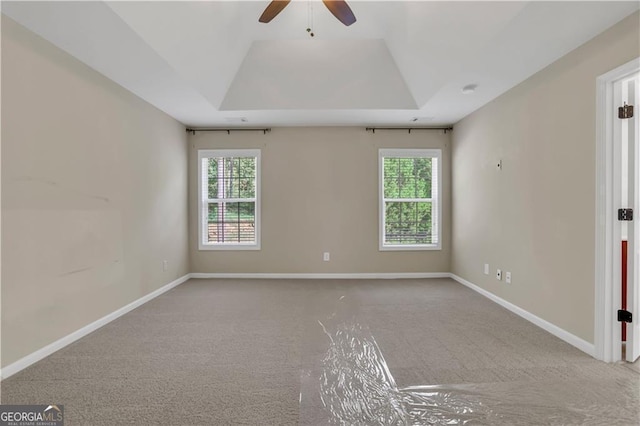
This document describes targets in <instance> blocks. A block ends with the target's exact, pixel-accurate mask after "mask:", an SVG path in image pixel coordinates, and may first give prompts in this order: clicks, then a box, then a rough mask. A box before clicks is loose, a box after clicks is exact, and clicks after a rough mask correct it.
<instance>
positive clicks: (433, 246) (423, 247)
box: [379, 244, 442, 251]
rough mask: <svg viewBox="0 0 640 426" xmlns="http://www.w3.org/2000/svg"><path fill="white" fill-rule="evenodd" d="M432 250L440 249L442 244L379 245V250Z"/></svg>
mask: <svg viewBox="0 0 640 426" xmlns="http://www.w3.org/2000/svg"><path fill="white" fill-rule="evenodd" d="M432 250H442V246H440V245H439V244H429V245H419V246H418V245H416V246H412V245H405V246H384V245H381V246H380V247H379V251H432Z"/></svg>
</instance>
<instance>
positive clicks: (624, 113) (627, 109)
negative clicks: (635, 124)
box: [618, 102, 633, 120]
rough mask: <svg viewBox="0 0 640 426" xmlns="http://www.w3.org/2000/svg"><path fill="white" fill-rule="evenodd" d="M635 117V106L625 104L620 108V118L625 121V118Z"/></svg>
mask: <svg viewBox="0 0 640 426" xmlns="http://www.w3.org/2000/svg"><path fill="white" fill-rule="evenodd" d="M632 117H633V105H627V103H626V102H625V103H624V105H623V106H621V107H620V108H618V118H620V119H622V120H624V119H625V118H632Z"/></svg>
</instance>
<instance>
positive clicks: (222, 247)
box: [198, 244, 260, 251]
mask: <svg viewBox="0 0 640 426" xmlns="http://www.w3.org/2000/svg"><path fill="white" fill-rule="evenodd" d="M198 250H200V251H212V250H213V251H238V250H240V251H242V250H260V245H259V244H200V246H199V247H198Z"/></svg>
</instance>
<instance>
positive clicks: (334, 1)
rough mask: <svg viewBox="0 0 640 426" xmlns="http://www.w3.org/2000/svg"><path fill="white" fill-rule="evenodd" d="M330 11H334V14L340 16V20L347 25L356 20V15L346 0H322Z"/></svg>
mask: <svg viewBox="0 0 640 426" xmlns="http://www.w3.org/2000/svg"><path fill="white" fill-rule="evenodd" d="M322 3H324V5H325V6H327V9H329V12H331V13H333V16H335V17H336V18H338V21H340V22H342V23H343V24H345V25H346V26H347V27H348V26H349V25H351V24H353V23H354V22H356V17H355V15H354V14H353V12H352V11H351V8H350V7H349V5H348V4H347V2H346V1H344V0H322Z"/></svg>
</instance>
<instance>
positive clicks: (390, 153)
mask: <svg viewBox="0 0 640 426" xmlns="http://www.w3.org/2000/svg"><path fill="white" fill-rule="evenodd" d="M385 157H386V158H389V157H398V158H435V159H437V163H436V164H437V165H436V169H437V170H436V176H437V182H436V188H435V191H434V188H433V187H432V189H431V191H432V192H431V193H432V198H431V199H430V201H431V203H432V206H433V207H432V210H431V214H432V219H431V220H432V221H434V222H435V223H436V232H437V233H438V238H437V240H438V242H437V243H435V244H387V243H385V241H384V236H385V232H384V230H385V226H384V224H385V219H386V217H385V216H386V213H385V208H384V203H385V201H386V200H385V198H384V158H385ZM434 192H435V194H436V196H435V197H433V193H434ZM378 193H379V195H378V200H379V204H378V213H379V215H378V216H379V230H378V234H379V238H378V240H379V250H380V251H394V250H395V251H409V250H441V249H442V150H441V149H380V150H378ZM414 200H415V201H419V200H420V199H404V200H400V199H398V201H414ZM434 215H435V217H434Z"/></svg>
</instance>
